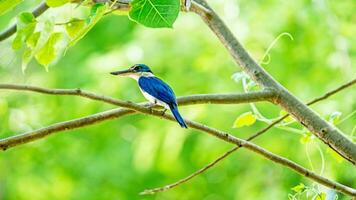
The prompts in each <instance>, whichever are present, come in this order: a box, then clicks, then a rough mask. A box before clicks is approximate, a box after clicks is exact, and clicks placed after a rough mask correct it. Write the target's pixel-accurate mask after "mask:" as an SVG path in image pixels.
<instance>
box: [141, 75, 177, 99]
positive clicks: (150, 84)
mask: <svg viewBox="0 0 356 200" xmlns="http://www.w3.org/2000/svg"><path fill="white" fill-rule="evenodd" d="M138 85H139V86H140V88H141V89H142V90H143V91H145V92H147V93H148V94H150V95H152V96H153V97H155V98H157V99H158V100H160V101H163V102H164V103H167V104H168V105H177V103H176V97H175V95H174V92H173V90H172V88H171V87H169V85H167V83H165V82H163V81H162V80H161V79H159V78H157V77H154V76H150V77H144V76H141V77H140V78H139V79H138Z"/></svg>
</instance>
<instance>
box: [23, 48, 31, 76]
mask: <svg viewBox="0 0 356 200" xmlns="http://www.w3.org/2000/svg"><path fill="white" fill-rule="evenodd" d="M32 51H33V50H32V49H30V48H26V49H25V51H24V52H23V54H22V64H21V69H22V72H25V70H26V68H27V65H28V63H29V62H30V61H31V60H32V58H33V53H32Z"/></svg>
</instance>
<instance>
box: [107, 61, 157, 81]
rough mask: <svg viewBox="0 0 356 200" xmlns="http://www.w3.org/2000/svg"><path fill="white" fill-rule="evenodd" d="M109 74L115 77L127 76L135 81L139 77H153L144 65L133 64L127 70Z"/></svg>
mask: <svg viewBox="0 0 356 200" xmlns="http://www.w3.org/2000/svg"><path fill="white" fill-rule="evenodd" d="M110 74H112V75H116V76H117V75H119V76H128V77H131V78H135V79H136V78H138V77H140V76H153V72H152V71H151V69H150V68H149V67H148V66H147V65H145V64H135V65H133V66H132V67H130V68H129V69H126V70H120V71H115V72H111V73H110Z"/></svg>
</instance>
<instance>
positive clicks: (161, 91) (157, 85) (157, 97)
mask: <svg viewBox="0 0 356 200" xmlns="http://www.w3.org/2000/svg"><path fill="white" fill-rule="evenodd" d="M110 74H112V75H120V76H127V77H130V78H133V79H135V80H136V81H137V82H138V86H139V88H140V90H141V92H142V94H143V96H144V97H145V98H146V99H147V100H148V101H149V102H151V103H153V104H158V105H160V106H163V107H164V108H165V109H170V110H171V112H172V114H173V116H174V118H175V119H176V121H177V122H178V123H179V125H180V126H181V127H183V128H188V127H187V124H186V123H185V122H184V119H183V118H182V116H181V115H180V114H179V112H178V105H177V100H176V97H175V95H174V92H173V90H172V88H171V87H169V85H168V84H167V83H165V82H163V81H162V80H161V79H159V78H157V77H156V76H155V75H154V74H153V72H152V71H151V69H150V68H149V67H148V66H147V65H145V64H135V65H133V66H132V67H130V68H129V69H127V70H122V71H116V72H111V73H110Z"/></svg>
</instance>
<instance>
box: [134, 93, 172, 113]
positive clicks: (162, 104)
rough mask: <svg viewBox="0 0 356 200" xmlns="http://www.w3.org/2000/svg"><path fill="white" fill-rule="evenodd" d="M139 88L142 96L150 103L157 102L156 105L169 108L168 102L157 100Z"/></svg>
mask: <svg viewBox="0 0 356 200" xmlns="http://www.w3.org/2000/svg"><path fill="white" fill-rule="evenodd" d="M140 90H141V92H142V94H143V96H144V97H145V98H146V99H147V100H148V101H149V102H151V103H153V104H158V105H160V106H163V107H164V108H166V109H169V105H168V104H166V103H164V102H163V101H161V100H159V99H157V98H155V97H153V96H152V95H150V94H148V93H147V92H145V91H143V90H142V89H141V88H140Z"/></svg>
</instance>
